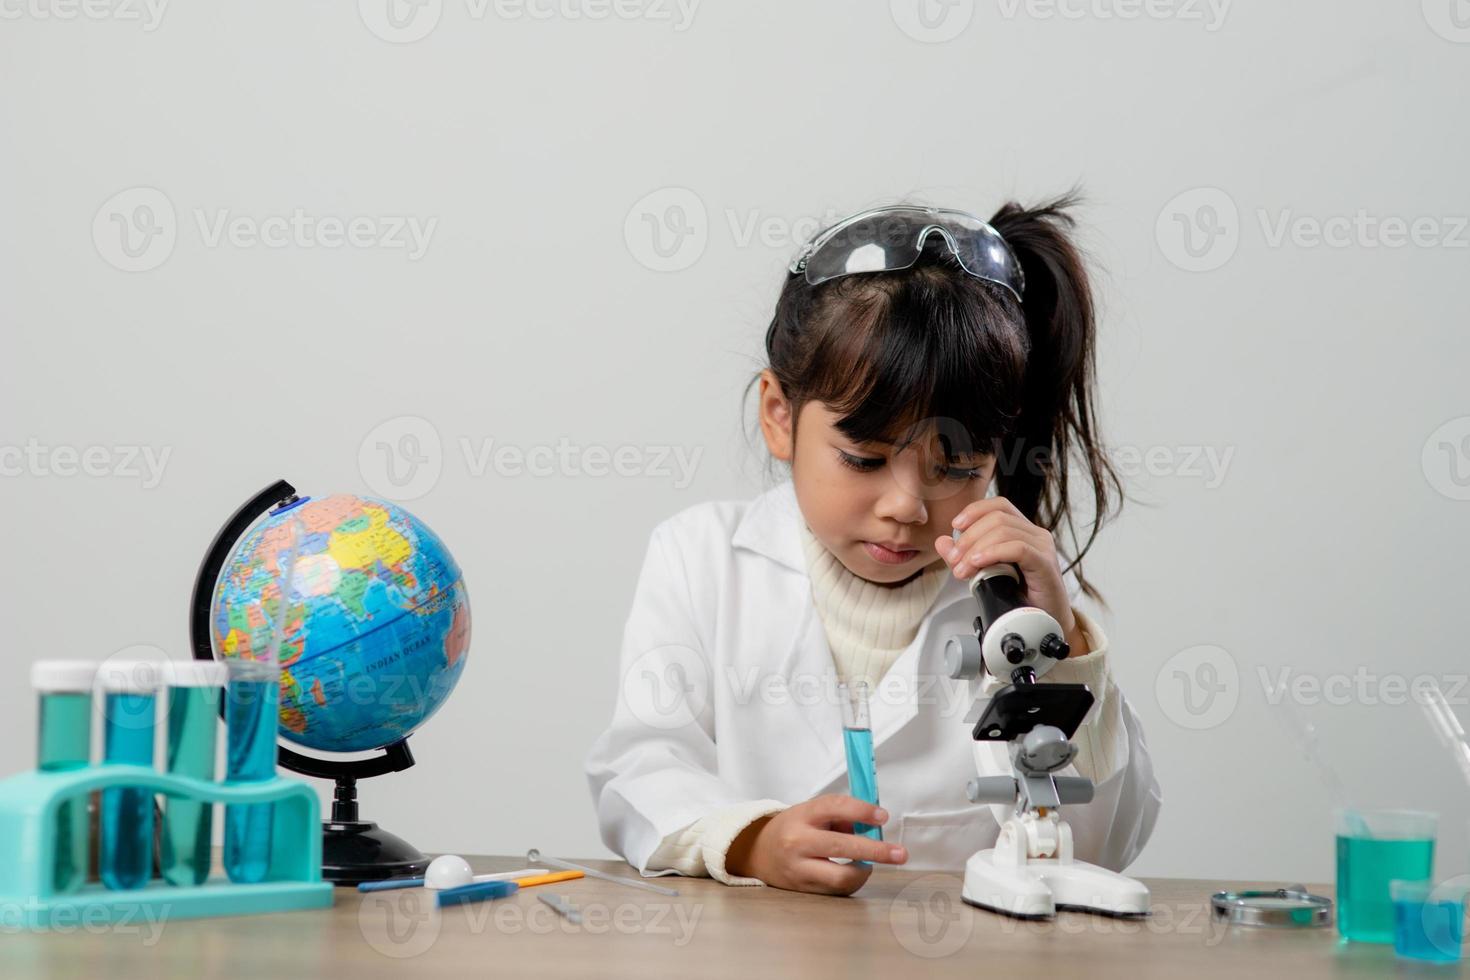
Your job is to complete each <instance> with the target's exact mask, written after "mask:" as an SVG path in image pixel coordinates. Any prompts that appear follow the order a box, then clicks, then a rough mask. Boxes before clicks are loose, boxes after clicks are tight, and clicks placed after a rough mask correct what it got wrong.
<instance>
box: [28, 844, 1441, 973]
mask: <svg viewBox="0 0 1470 980" xmlns="http://www.w3.org/2000/svg"><path fill="white" fill-rule="evenodd" d="M586 863H587V864H589V865H591V866H594V867H598V868H601V869H605V870H607V871H610V872H613V873H615V874H624V875H634V874H635V872H633V871H632V870H631V869H630V868H628V866H627V865H624V864H622V863H621V862H615V861H588V862H586ZM471 864H472V865H474V867H475V870H476V871H479V872H486V871H505V870H510V869H513V868H518V867H523V866H524V864H525V862H524V861H523V860H521V859H518V858H514V857H481V858H472V859H471ZM652 880H654V881H656V883H658V884H665V885H672V886H674V887H676V888H678V890H679V897H677V898H666V897H664V896H661V895H655V894H653V893H651V892H645V891H642V890H639V889H634V888H627V887H624V886H621V885H615V884H612V883H609V882H603V881H598V880H596V879H587V878H584V879H580V880H577V881H571V882H566V883H562V884H555V885H543V886H539V887H534V888H528V889H525V890H524V891H522V892H520V893H517V894H516V895H514V896H513V897H511V898H509V899H504V900H501V901H498V902H488V903H482V904H479V905H472V906H462V907H457V908H451V909H448V910H446V911H445V912H444V913H443V914H434V913H431V907H432V903H431V901H425V900H426V899H430V897H431V896H430V895H429V894H428V893H426V892H424V891H423V890H422V889H412V890H403V891H392V892H378V893H374V894H369V895H360V894H359V893H358V892H357V891H355V890H351V889H345V888H340V889H338V890H337V893H336V902H335V905H334V906H333V907H332V908H331V909H323V910H320V911H310V912H290V913H278V914H271V915H258V916H243V917H238V918H229V919H194V920H180V921H174V922H168V921H166V920H165V921H163V922H162V923H147V922H138V923H135V924H133V925H132V927H130V928H129V927H124V928H122V929H118V930H114V931H107V932H104V931H99V930H93V931H88V930H84V929H79V930H78V931H76V932H74V933H71V934H67V935H57V934H29V933H17V932H15V929H14V926H13V924H12V925H9V926H8V927H6V928H5V929H4V932H5V934H4V935H0V977H4V978H6V980H11V978H16V980H19V978H30V977H85V978H88V980H99V978H110V977H122V978H135V977H136V978H148V980H170V978H174V977H179V978H189V980H215V978H218V980H250V978H262V980H265V978H269V980H297V978H304V977H329V978H332V980H371V978H376V977H388V976H395V977H396V976H409V975H411V976H413V977H414V978H416V980H429V978H438V977H443V978H453V980H460V978H464V977H470V976H480V975H486V974H493V975H506V976H518V977H531V976H534V977H538V978H539V977H542V976H568V977H570V976H595V977H623V976H626V977H639V978H660V977H678V978H685V977H691V976H694V977H706V976H728V977H736V976H739V977H751V978H759V980H767V978H771V977H776V976H802V977H870V976H876V977H883V978H885V980H907V978H917V977H919V976H923V977H924V978H926V980H927V978H929V977H941V976H956V977H965V978H967V980H978V978H996V980H1005V978H1011V977H1015V978H1021V977H1054V978H1070V977H1074V976H1081V977H1087V978H1089V980H1102V978H1107V977H1120V978H1122V977H1127V978H1130V980H1133V978H1139V977H1170V978H1179V977H1183V978H1186V980H1203V978H1206V977H1214V976H1220V977H1226V976H1228V977H1231V978H1234V980H1241V978H1246V980H1266V978H1274V977H1281V976H1290V977H1317V976H1360V977H1381V976H1385V975H1390V974H1392V973H1394V972H1395V971H1396V970H1397V971H1399V972H1403V973H1416V972H1418V973H1424V974H1425V975H1429V974H1431V973H1432V974H1433V975H1435V976H1447V975H1450V976H1453V975H1457V973H1456V968H1455V967H1453V966H1451V967H1447V968H1446V967H1439V968H1435V967H1432V966H1425V967H1419V966H1417V965H1416V964H1409V965H1407V966H1400V965H1399V963H1398V961H1396V960H1395V958H1394V955H1393V949H1392V948H1391V947H1388V946H1376V945H1368V946H1365V945H1360V944H1356V943H1353V944H1349V943H1345V942H1340V941H1339V939H1338V936H1337V932H1336V930H1335V928H1331V927H1329V928H1325V929H1298V930H1275V929H1246V928H1240V927H1236V928H1228V927H1224V926H1221V925H1218V924H1216V923H1215V922H1214V921H1213V920H1212V919H1211V917H1210V908H1209V896H1210V893H1211V892H1213V891H1217V890H1219V889H1221V888H1226V887H1230V888H1244V887H1269V888H1275V887H1279V886H1281V885H1283V884H1288V882H1270V883H1267V882H1244V881H1236V882H1216V881H1201V880H1192V879H1180V878H1165V879H1161V878H1154V879H1145V880H1146V882H1147V884H1148V886H1149V887H1150V889H1152V891H1153V905H1154V911H1153V915H1152V917H1151V918H1149V919H1147V920H1133V921H1128V920H1121V919H1109V918H1103V917H1098V916H1091V915H1084V914H1081V913H1074V912H1064V913H1061V914H1060V915H1059V916H1058V917H1057V918H1056V919H1055V920H1054V921H1051V922H1021V921H1017V920H1013V919H1009V918H1006V917H1003V916H999V915H995V914H993V913H989V912H983V911H980V910H978V909H973V908H971V907H970V906H967V905H964V904H962V903H961V902H960V900H959V890H960V878H959V876H958V875H956V874H949V873H927V874H926V873H923V872H914V871H903V870H883V869H880V870H879V871H877V872H875V873H874V875H873V877H872V878H871V879H869V881H868V883H867V884H866V885H865V886H864V887H863V889H862V890H861V891H860V892H858V894H857V895H855V896H853V897H851V898H829V897H823V896H816V895H804V894H799V893H795V892H788V891H781V890H779V889H775V888H730V887H726V886H724V885H721V884H719V883H717V882H713V881H710V880H708V879H691V878H678V877H665V878H658V879H652ZM1311 887H1312V890H1313V891H1316V892H1317V893H1319V894H1324V895H1331V894H1332V889H1331V887H1330V886H1326V885H1313V886H1311ZM547 893H553V894H557V895H565V896H568V897H570V898H571V899H572V900H573V901H574V902H575V903H576V904H577V905H578V907H580V908H581V909H582V911H583V915H584V916H585V919H584V921H583V923H582V924H581V925H580V926H574V925H571V924H570V923H568V922H566V921H565V920H564V919H562V918H560V917H559V916H557V915H556V914H555V913H554V912H553V911H552V910H551V909H550V908H548V907H547V906H546V905H545V904H543V903H542V902H540V901H538V900H537V896H538V895H541V894H547Z"/></svg>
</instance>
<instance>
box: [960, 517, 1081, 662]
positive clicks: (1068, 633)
mask: <svg viewBox="0 0 1470 980" xmlns="http://www.w3.org/2000/svg"><path fill="white" fill-rule="evenodd" d="M953 523H954V527H955V530H957V531H960V532H961V533H960V539H959V540H958V541H954V540H952V539H950V538H947V537H945V538H938V539H936V540H935V542H934V550H935V551H937V552H938V553H939V557H941V558H943V559H944V560H945V562H946V563H948V565H949V567H950V570H951V571H953V572H954V576H955V578H970V577H971V576H972V575H974V574H975V573H976V572H978V571H979V570H980V569H982V568H986V567H988V566H990V565H995V564H997V563H1000V562H1008V563H1011V564H1014V565H1018V566H1020V569H1021V576H1022V577H1023V578H1024V579H1025V580H1026V602H1027V604H1028V605H1032V606H1035V607H1036V608H1038V609H1041V610H1044V611H1045V612H1047V613H1050V614H1051V617H1052V618H1053V619H1055V620H1056V621H1057V622H1058V623H1059V624H1060V625H1061V627H1062V629H1063V631H1064V633H1063V636H1064V638H1065V639H1066V641H1067V643H1068V645H1070V646H1071V648H1072V650H1071V653H1070V656H1073V657H1079V656H1081V655H1083V654H1085V653H1087V640H1086V637H1085V636H1084V635H1083V633H1082V630H1081V629H1080V628H1079V627H1078V624H1077V617H1076V615H1075V614H1074V613H1073V612H1072V602H1071V600H1070V599H1069V598H1068V596H1067V587H1066V585H1065V584H1064V583H1063V582H1062V567H1061V563H1060V562H1059V561H1058V559H1057V543H1056V539H1055V538H1053V537H1052V533H1051V532H1050V531H1048V530H1047V529H1046V528H1044V527H1037V526H1036V525H1035V524H1032V523H1031V522H1030V521H1028V520H1027V519H1026V518H1025V517H1024V516H1023V515H1022V514H1021V512H1020V510H1018V509H1017V508H1016V505H1015V504H1013V503H1011V502H1010V501H1009V500H1007V499H1006V498H1004V497H987V498H985V499H984V500H977V501H975V502H974V503H971V504H968V505H966V506H965V509H964V510H962V511H960V512H959V513H958V514H956V515H955V518H954V522H953Z"/></svg>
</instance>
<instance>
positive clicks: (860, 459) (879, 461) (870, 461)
mask: <svg viewBox="0 0 1470 980" xmlns="http://www.w3.org/2000/svg"><path fill="white" fill-rule="evenodd" d="M837 458H838V459H839V460H840V461H841V462H842V465H843V466H846V467H848V468H850V469H854V470H857V471H858V472H859V473H871V472H873V471H874V470H876V469H877V468H878V467H880V466H882V465H883V457H882V456H878V457H876V458H874V457H871V456H854V455H853V454H852V453H845V452H843V451H842V450H840V449H839V450H837Z"/></svg>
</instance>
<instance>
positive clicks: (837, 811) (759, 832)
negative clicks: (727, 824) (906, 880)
mask: <svg viewBox="0 0 1470 980" xmlns="http://www.w3.org/2000/svg"><path fill="white" fill-rule="evenodd" d="M887 820H888V811H887V810H884V809H883V808H882V807H877V806H874V805H872V804H871V803H865V802H863V801H862V800H859V799H857V798H855V797H852V796H843V795H840V794H837V793H829V794H827V795H825V796H818V797H816V798H815V799H810V800H807V801H806V802H805V803H798V804H796V805H795V806H791V807H787V808H786V809H785V810H782V811H781V812H780V813H775V814H772V815H771V816H769V817H762V818H761V819H760V820H757V821H756V822H755V823H752V824H751V825H750V826H749V827H746V828H745V830H743V831H741V833H740V836H738V837H736V838H735V840H734V842H733V843H731V845H730V849H729V850H728V851H727V852H726V854H725V870H726V871H728V872H729V873H730V874H732V875H739V876H742V877H754V878H759V879H760V880H761V881H763V882H765V883H766V884H768V885H772V886H774V887H776V888H785V889H788V890H790V891H798V892H812V893H814V894H818V895H851V894H852V893H853V892H855V891H857V890H858V889H859V888H861V887H862V886H863V882H865V881H867V880H868V876H869V875H870V874H872V873H873V869H872V867H871V866H870V865H861V864H834V863H833V862H832V861H829V860H828V858H834V857H839V858H851V859H852V860H853V861H870V862H878V863H880V864H903V863H904V862H905V861H907V860H908V859H909V855H908V851H907V850H906V849H905V848H904V847H902V846H901V845H898V844H885V843H883V842H882V841H876V840H873V839H871V838H868V837H859V836H857V835H856V834H854V833H853V832H852V825H853V824H854V823H865V824H869V825H871V826H882V825H883V824H884V823H885V822H887Z"/></svg>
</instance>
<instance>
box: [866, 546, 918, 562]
mask: <svg viewBox="0 0 1470 980" xmlns="http://www.w3.org/2000/svg"><path fill="white" fill-rule="evenodd" d="M863 548H865V549H866V550H867V552H868V557H870V558H872V559H873V560H874V561H876V562H881V563H882V564H884V565H902V564H903V563H904V562H908V561H913V560H914V559H915V558H916V557H918V554H919V549H917V548H908V549H905V550H903V551H893V550H891V549H889V548H885V547H883V546H882V545H881V544H876V543H874V542H872V541H864V542H863Z"/></svg>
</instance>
